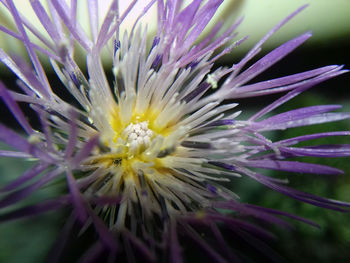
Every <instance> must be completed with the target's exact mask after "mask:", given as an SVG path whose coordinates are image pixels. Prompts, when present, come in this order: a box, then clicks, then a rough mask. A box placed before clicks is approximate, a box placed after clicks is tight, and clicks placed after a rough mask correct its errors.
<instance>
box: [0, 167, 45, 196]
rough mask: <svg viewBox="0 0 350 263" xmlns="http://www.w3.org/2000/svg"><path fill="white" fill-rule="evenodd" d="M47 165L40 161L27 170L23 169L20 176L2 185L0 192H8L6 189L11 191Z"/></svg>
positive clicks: (36, 174) (40, 171)
mask: <svg viewBox="0 0 350 263" xmlns="http://www.w3.org/2000/svg"><path fill="white" fill-rule="evenodd" d="M47 167H49V165H48V164H42V163H39V164H37V165H35V166H33V167H32V168H30V169H29V170H27V171H25V172H24V173H23V174H22V175H21V176H20V177H18V178H16V179H15V180H13V181H12V182H11V183H9V184H8V185H6V186H5V187H3V188H2V189H1V192H8V191H12V190H14V189H16V188H18V187H19V186H21V185H23V184H24V183H26V182H28V181H29V180H31V179H32V178H34V177H35V176H38V175H39V174H40V173H42V172H43V171H44V170H45V169H46V168H47Z"/></svg>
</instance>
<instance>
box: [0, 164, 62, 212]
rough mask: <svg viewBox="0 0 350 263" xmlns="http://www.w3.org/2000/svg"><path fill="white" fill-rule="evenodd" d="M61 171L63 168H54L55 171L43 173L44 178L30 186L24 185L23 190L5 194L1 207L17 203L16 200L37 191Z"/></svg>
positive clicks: (0, 202)
mask: <svg viewBox="0 0 350 263" xmlns="http://www.w3.org/2000/svg"><path fill="white" fill-rule="evenodd" d="M61 172H62V170H60V169H55V170H53V171H51V172H49V173H47V174H45V175H43V176H42V178H40V179H39V180H37V181H36V182H35V183H33V184H31V185H29V186H26V187H24V188H23V189H21V190H18V191H16V192H13V193H11V194H8V195H7V196H5V198H3V199H2V200H1V201H0V208H3V207H6V206H9V205H12V204H14V203H16V202H18V201H20V200H22V199H24V198H26V197H27V196H28V195H30V194H32V193H33V192H35V191H37V190H38V189H40V188H41V187H42V186H43V185H45V184H47V183H48V182H50V181H52V180H53V179H54V178H56V177H57V176H58V175H59V174H60V173H61Z"/></svg>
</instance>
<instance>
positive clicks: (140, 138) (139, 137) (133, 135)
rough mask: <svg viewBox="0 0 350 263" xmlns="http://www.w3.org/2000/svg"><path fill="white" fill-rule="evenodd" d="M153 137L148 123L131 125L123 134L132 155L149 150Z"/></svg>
mask: <svg viewBox="0 0 350 263" xmlns="http://www.w3.org/2000/svg"><path fill="white" fill-rule="evenodd" d="M153 135H154V133H153V131H151V130H150V129H149V128H148V121H143V122H139V123H130V124H129V125H128V126H127V127H126V128H125V129H124V131H123V132H122V136H124V137H125V139H126V142H127V144H128V146H129V151H130V152H131V153H132V154H135V153H137V152H140V151H143V150H145V149H146V148H148V147H149V146H150V144H151V138H152V137H153Z"/></svg>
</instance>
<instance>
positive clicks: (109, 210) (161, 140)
mask: <svg viewBox="0 0 350 263" xmlns="http://www.w3.org/2000/svg"><path fill="white" fill-rule="evenodd" d="M0 2H1V3H2V4H3V6H4V7H5V8H7V9H8V11H9V12H10V14H11V15H12V17H13V21H14V23H15V25H16V27H17V31H16V32H15V31H11V30H10V29H8V28H6V27H4V26H0V29H1V30H2V31H4V32H6V33H7V34H8V35H10V36H12V37H15V38H17V39H19V40H21V41H22V42H23V44H24V46H25V47H26V49H27V52H28V55H29V57H30V60H31V63H32V66H33V68H34V70H33V68H32V67H31V66H28V65H26V64H25V63H24V62H23V61H22V60H21V59H19V58H15V57H13V58H11V57H10V56H9V55H7V54H6V53H5V52H4V51H3V50H0V60H1V61H2V62H3V63H4V64H5V65H6V66H7V67H9V68H10V69H11V70H12V71H13V72H14V73H15V74H16V75H17V77H18V78H19V80H20V81H19V82H18V86H19V87H20V88H21V90H22V92H14V91H11V90H9V89H7V88H6V87H5V86H4V85H3V84H1V83H0V96H1V98H2V99H3V101H4V102H5V103H6V105H7V106H8V108H9V109H10V110H11V112H12V113H13V115H14V116H15V118H16V119H17V121H18V123H19V124H20V125H21V127H22V128H23V130H24V132H25V135H24V134H19V133H16V132H14V131H12V130H10V129H9V128H7V127H5V126H4V125H2V124H1V125H0V139H1V140H2V141H4V142H5V143H7V144H8V145H10V146H12V147H13V148H14V150H13V151H0V155H1V156H7V157H14V158H25V159H27V158H31V159H35V160H36V161H35V164H34V165H33V166H32V167H31V168H30V169H29V170H28V171H26V172H25V173H24V174H22V175H21V176H19V177H18V178H16V179H14V180H13V181H12V182H11V183H9V184H8V185H6V186H4V187H3V188H2V190H1V191H2V195H1V200H0V208H1V209H2V208H8V207H11V205H13V204H15V203H17V202H19V201H21V200H23V199H25V198H26V197H27V196H29V195H30V194H32V193H33V192H35V191H36V190H38V189H40V188H41V187H45V186H46V185H47V184H49V183H50V182H52V181H56V180H62V181H63V180H64V181H65V182H66V185H67V187H68V189H69V192H68V193H67V194H66V195H63V196H61V197H58V198H56V199H53V200H48V201H44V202H42V203H38V204H34V205H32V206H28V207H24V208H22V209H15V210H12V211H10V212H8V210H5V212H2V213H1V214H0V220H1V221H6V220H12V219H17V218H21V217H26V216H31V215H35V214H38V213H42V212H45V211H49V210H53V209H57V208H60V207H63V206H72V207H73V208H74V213H73V214H72V216H71V217H70V219H69V220H68V222H67V225H66V228H65V229H66V230H65V231H63V234H62V235H63V238H64V237H65V236H67V235H68V233H69V232H70V231H71V229H72V227H73V225H74V224H75V222H78V223H79V224H80V226H81V227H82V232H84V231H86V230H87V229H89V228H95V229H96V232H97V233H98V235H99V238H98V239H97V240H96V243H95V244H94V245H93V246H92V247H91V248H90V249H89V250H88V251H87V253H86V254H84V255H83V257H82V260H83V261H86V262H92V261H94V260H96V261H98V260H99V262H101V257H102V258H103V259H105V260H107V259H108V260H110V261H108V262H113V261H114V260H115V259H116V257H117V256H118V257H119V256H120V255H121V256H122V257H126V258H127V259H128V260H130V261H133V260H135V259H137V258H141V257H142V258H143V260H144V261H157V260H159V259H160V258H164V259H165V261H171V262H181V261H182V248H181V245H180V243H181V242H182V240H185V239H186V240H187V239H190V240H191V241H192V242H193V243H195V244H196V245H197V246H198V247H200V248H201V249H203V251H205V253H207V254H208V255H209V256H210V257H211V258H212V260H213V261H215V262H232V261H236V260H238V258H239V256H238V255H237V254H235V253H234V252H233V251H232V250H231V248H230V247H229V246H228V245H227V244H226V242H225V239H224V237H223V233H222V230H223V228H224V229H227V231H229V232H230V233H232V235H233V236H235V237H238V238H240V239H242V240H244V241H246V242H249V243H251V244H252V245H256V244H257V243H256V242H255V240H256V238H262V239H265V238H271V234H270V233H268V232H267V231H266V230H265V229H264V228H262V227H259V226H258V225H255V224H253V222H255V221H258V222H260V223H273V224H278V225H282V226H290V224H289V223H288V222H286V221H285V220H283V217H289V218H293V219H297V220H300V221H303V222H305V223H309V224H311V225H314V224H313V223H312V222H310V221H308V220H306V219H303V218H300V217H297V216H294V215H291V214H288V213H285V212H282V211H276V210H272V209H269V208H263V207H257V206H254V205H249V204H244V203H240V202H239V201H238V197H237V196H236V195H235V193H233V192H231V191H230V190H229V189H227V188H226V187H225V186H224V182H227V181H229V180H230V178H232V177H240V176H248V177H250V178H253V179H255V180H256V181H258V182H260V183H261V184H263V185H265V186H267V187H268V188H271V189H273V190H275V191H278V192H280V193H282V194H284V195H287V196H290V197H293V198H295V199H297V200H300V201H303V202H306V203H310V204H313V205H316V206H320V207H324V208H328V209H333V210H339V211H348V207H349V206H350V204H348V203H345V202H341V201H336V200H331V199H327V198H323V197H319V196H314V195H312V194H309V193H305V192H301V191H298V190H296V189H293V188H290V187H288V186H286V180H281V179H276V178H271V177H268V176H265V175H263V174H261V173H259V172H257V170H256V169H255V168H262V169H267V170H280V171H288V172H297V173H313V174H327V175H328V174H339V173H341V172H342V171H341V170H338V169H336V168H332V167H328V166H325V165H320V164H312V163H305V162H301V161H295V160H294V159H295V158H293V160H290V158H292V157H300V156H316V157H344V156H349V155H350V145H326V146H324V145H319V146H301V147H298V146H297V145H298V143H299V142H304V141H308V140H313V139H317V138H325V137H334V136H348V135H350V132H349V131H339V132H324V133H317V134H307V135H303V136H299V137H295V138H289V139H285V140H279V141H271V140H270V139H269V138H268V137H267V135H266V133H265V132H267V131H274V130H284V129H288V128H293V127H301V126H308V125H312V124H319V123H326V122H333V121H339V120H344V119H348V118H349V117H350V114H349V113H342V112H333V111H334V110H337V109H339V108H340V107H341V106H339V105H320V106H310V107H305V108H301V109H295V110H290V111H288V112H284V113H280V114H277V115H273V116H270V113H271V112H272V111H273V110H274V109H276V108H277V107H279V106H280V105H282V104H284V103H285V102H287V101H289V100H290V99H292V98H294V97H295V96H297V95H299V94H300V93H302V92H303V91H305V90H307V89H309V88H311V87H313V86H314V85H316V84H318V83H320V82H322V81H325V80H327V79H330V78H333V77H335V76H338V75H341V74H343V73H345V72H347V70H343V69H342V66H337V65H335V66H325V67H322V68H317V69H314V70H310V71H306V72H302V73H296V74H294V75H290V76H285V77H280V78H276V79H272V80H268V81H261V82H257V83H253V84H252V83H251V82H250V81H251V80H252V79H254V77H256V76H257V75H259V74H260V73H262V72H263V71H265V70H266V69H268V68H269V67H270V66H272V65H274V64H275V63H276V62H278V61H279V60H281V59H283V58H284V57H285V56H286V55H288V54H289V53H291V52H292V51H293V50H294V49H296V48H297V47H298V46H300V45H301V44H302V43H304V42H305V41H306V40H307V39H308V38H309V37H311V33H309V32H307V33H304V34H302V35H300V36H298V37H296V38H294V39H292V40H290V41H288V42H286V43H284V44H283V45H281V46H280V47H278V48H276V49H275V50H273V51H271V52H270V53H268V54H267V55H265V56H263V57H262V58H261V59H259V60H258V61H256V62H255V63H253V64H252V65H251V66H250V67H248V68H246V67H245V66H246V65H248V63H249V62H250V61H251V60H252V59H253V58H254V57H255V56H256V55H257V54H258V53H259V51H260V50H261V46H262V45H263V44H264V42H265V41H266V40H267V39H268V38H269V37H270V36H271V35H273V34H274V33H275V32H276V31H277V30H278V29H279V28H280V27H282V26H283V25H284V24H285V23H286V22H288V21H289V20H290V19H291V18H292V17H294V16H295V15H296V14H297V13H299V12H300V11H301V10H302V9H304V8H305V7H301V8H299V9H298V10H297V11H295V12H294V13H292V14H291V15H290V16H288V17H287V18H286V19H284V20H283V21H282V22H281V23H280V24H278V25H277V26H275V27H274V28H273V29H272V30H271V31H270V32H269V33H268V34H267V35H265V37H263V38H262V39H261V40H260V41H259V42H258V43H257V44H256V45H255V46H254V47H253V48H252V49H251V50H250V51H249V52H248V54H247V55H246V56H245V57H244V58H243V59H242V60H241V61H239V62H238V63H236V64H233V65H232V66H231V67H220V68H217V69H213V65H214V63H215V62H216V61H217V60H218V59H219V58H220V57H222V56H223V55H224V54H227V53H229V52H231V50H232V49H233V48H235V47H236V46H237V45H240V44H241V43H242V42H243V41H244V40H245V38H244V39H238V40H237V39H235V36H236V34H235V29H236V28H237V27H238V25H239V24H240V22H241V19H240V20H238V21H237V23H236V24H234V25H232V26H231V27H229V28H227V29H226V30H224V32H223V33H221V34H218V32H219V31H220V30H221V29H222V25H221V24H218V25H217V26H216V27H214V29H213V30H212V32H211V33H209V34H208V35H207V36H206V37H205V38H204V39H203V40H202V41H200V42H198V37H199V35H200V34H201V33H202V31H203V30H204V28H205V27H206V26H207V24H208V23H209V22H210V20H211V19H212V16H213V15H214V14H215V12H216V10H217V8H218V7H219V6H220V4H221V3H222V0H211V1H202V0H194V1H192V2H191V3H190V4H189V5H187V6H186V7H183V6H182V1H176V0H169V1H167V2H166V3H163V1H161V0H160V1H156V0H153V1H149V5H148V6H147V7H146V8H145V9H144V11H143V12H141V13H140V16H139V17H138V18H137V19H136V23H135V24H134V26H133V27H132V28H131V29H130V32H129V33H125V34H124V35H123V36H122V37H121V35H122V34H119V33H120V32H119V29H120V26H121V25H123V23H125V21H126V20H127V19H128V16H129V15H130V13H129V12H130V10H131V9H132V8H133V5H134V4H135V2H136V1H133V2H132V3H131V4H130V8H128V9H127V10H126V11H125V12H123V13H120V12H119V1H118V0H115V1H113V2H112V4H111V6H110V7H109V10H108V12H107V15H106V17H105V18H104V20H103V23H102V24H101V25H99V23H98V7H99V3H100V2H98V1H94V0H91V1H87V4H88V13H87V14H86V15H87V16H88V17H89V20H90V26H91V32H92V38H90V37H89V35H88V33H87V32H85V31H84V30H83V29H82V27H81V25H80V24H79V23H78V21H77V20H76V11H77V10H76V6H77V1H72V3H71V5H70V6H68V5H67V3H66V1H61V0H51V1H49V2H48V7H49V11H50V12H49V13H48V12H47V10H46V9H44V8H43V6H42V5H41V3H40V2H39V0H32V1H31V2H30V3H31V5H32V8H33V10H34V12H35V13H36V15H37V17H38V18H39V20H40V22H41V24H42V26H43V28H44V29H45V30H46V33H47V36H48V37H47V36H46V35H45V34H43V33H42V32H40V31H39V30H37V29H36V28H35V27H34V26H33V25H32V24H31V22H30V21H29V20H28V19H26V17H25V16H24V15H22V14H21V13H19V11H18V10H17V9H16V7H15V5H14V3H13V1H12V0H0ZM152 5H157V8H158V24H157V25H158V29H157V32H156V33H155V34H154V36H153V39H154V41H153V44H152V45H151V46H149V45H148V44H147V38H148V35H149V34H148V33H147V28H146V26H145V25H144V24H142V23H140V22H139V21H140V19H141V18H142V16H144V15H145V14H146V13H147V12H148V9H149V8H150V7H151V6H152ZM28 31H31V32H32V33H33V34H34V35H35V36H36V37H37V38H38V39H39V40H40V41H41V42H42V44H43V46H38V45H36V44H34V43H32V40H30V38H29V36H28ZM220 32H221V31H220ZM77 45H79V46H80V47H81V48H82V49H84V52H85V54H86V63H87V73H84V72H83V71H82V70H81V69H80V68H79V66H78V65H77V63H76V62H75V59H74V51H75V47H76V46H77ZM225 45H228V47H227V48H224V49H223V50H222V51H221V52H219V53H214V51H216V50H217V49H218V48H220V47H223V46H225ZM102 52H109V57H110V59H111V61H112V64H113V67H112V69H110V70H108V71H109V72H112V73H113V82H111V83H110V82H108V79H107V77H106V74H105V69H104V68H103V66H102V63H101V53H102ZM38 53H42V54H44V55H45V56H47V57H48V58H49V59H50V62H51V65H52V67H53V69H54V71H55V72H56V74H57V76H58V77H59V78H60V80H61V82H62V83H63V85H64V87H65V88H66V90H67V91H69V93H70V94H71V95H72V97H73V98H74V102H66V101H65V100H63V99H62V98H61V97H60V95H59V94H56V93H55V92H53V90H52V87H53V86H54V85H56V83H54V82H51V81H50V80H49V79H48V78H47V76H46V74H45V70H44V68H43V66H42V65H41V63H40V61H39V59H38ZM219 81H220V84H219ZM221 83H222V84H221ZM281 92H283V93H284V95H282V96H281V97H280V98H279V99H277V100H276V101H275V102H273V103H271V104H270V105H268V106H267V107H265V108H263V109H261V110H260V111H258V112H257V113H255V114H254V115H253V116H251V117H250V118H249V119H246V120H242V119H240V118H239V115H240V111H238V110H237V111H236V107H238V105H237V104H236V103H231V102H228V101H232V100H234V99H238V98H248V97H256V96H262V95H268V94H274V93H281ZM18 102H21V103H23V102H24V103H27V104H29V105H30V106H31V108H32V109H33V110H34V111H35V112H36V114H37V115H38V117H39V119H40V123H41V126H40V129H38V130H36V129H34V128H33V127H32V126H31V124H30V123H29V122H28V120H27V118H26V116H25V115H24V113H23V112H22V111H21V109H20V107H19V106H18ZM247 218H248V219H249V220H248V219H247ZM221 226H223V227H221ZM202 233H205V235H207V236H210V238H211V239H212V240H215V243H216V244H217V246H212V245H211V244H210V242H209V241H208V240H206V238H204V237H202V235H201V234H202ZM62 246H63V245H62V244H60V246H58V248H57V251H56V253H57V254H56V255H55V257H54V259H56V260H59V259H58V258H59V257H58V256H57V255H58V254H59V250H60V249H59V247H60V248H62ZM256 248H257V249H261V250H264V249H265V247H264V248H263V247H261V246H260V245H257V246H256Z"/></svg>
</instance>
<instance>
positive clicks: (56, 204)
mask: <svg viewBox="0 0 350 263" xmlns="http://www.w3.org/2000/svg"><path fill="white" fill-rule="evenodd" d="M66 204H67V196H63V197H59V198H57V199H55V200H50V201H46V202H44V203H39V204H36V205H32V206H27V207H24V208H20V209H17V210H15V211H13V212H9V213H5V214H1V215H0V222H4V221H11V220H18V219H20V218H25V217H30V216H35V215H38V214H42V213H46V212H48V211H51V210H57V209H59V208H61V207H62V206H65V205H66Z"/></svg>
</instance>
